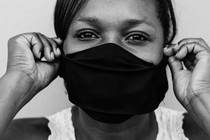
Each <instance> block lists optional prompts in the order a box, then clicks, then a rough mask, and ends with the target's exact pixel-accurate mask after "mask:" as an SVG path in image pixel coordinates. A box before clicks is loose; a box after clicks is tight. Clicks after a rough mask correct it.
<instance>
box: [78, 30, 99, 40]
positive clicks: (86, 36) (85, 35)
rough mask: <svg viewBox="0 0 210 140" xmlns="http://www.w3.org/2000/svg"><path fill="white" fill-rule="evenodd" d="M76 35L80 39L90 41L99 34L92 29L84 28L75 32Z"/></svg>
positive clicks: (97, 37)
mask: <svg viewBox="0 0 210 140" xmlns="http://www.w3.org/2000/svg"><path fill="white" fill-rule="evenodd" d="M76 37H77V38H78V39H79V40H81V41H92V40H95V39H99V35H98V34H97V33H96V32H94V31H92V30H84V31H81V32H79V33H77V34H76Z"/></svg>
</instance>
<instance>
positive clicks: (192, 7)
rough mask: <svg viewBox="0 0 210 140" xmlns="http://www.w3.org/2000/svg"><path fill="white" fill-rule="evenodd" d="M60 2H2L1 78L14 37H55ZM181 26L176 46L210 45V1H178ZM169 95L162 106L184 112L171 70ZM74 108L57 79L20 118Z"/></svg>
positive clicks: (26, 0)
mask: <svg viewBox="0 0 210 140" xmlns="http://www.w3.org/2000/svg"><path fill="white" fill-rule="evenodd" d="M55 2H56V0H0V76H2V75H4V73H5V72H6V64H7V41H8V39H9V38H10V37H12V36H14V35H17V34H20V33H25V32H41V33H43V34H45V35H46V36H49V37H54V36H55V33H54V29H53V10H54V6H55ZM174 2H175V4H174V6H175V11H176V16H177V23H178V35H177V37H176V39H175V41H174V43H176V42H177V41H179V40H180V39H182V38H187V37H196V38H198V37H199V38H203V39H205V41H206V42H207V43H208V44H210V16H209V14H210V1H209V0H199V1H198V0H174ZM168 77H169V91H168V92H167V94H166V98H165V99H164V101H163V102H162V103H161V106H164V107H169V108H172V109H176V110H180V111H184V108H183V107H182V106H181V105H180V104H179V103H178V101H177V100H176V98H175V96H174V94H173V88H172V82H171V75H170V72H169V70H168ZM69 106H71V103H70V102H69V101H68V96H67V94H66V92H65V89H64V86H63V80H62V79H61V78H59V77H58V78H57V79H56V80H55V81H53V82H52V83H51V84H50V85H49V86H48V87H47V88H46V89H44V90H43V91H42V92H40V93H39V94H38V95H37V96H35V98H33V99H32V100H31V102H29V103H28V104H27V105H26V106H25V107H24V108H23V109H22V110H21V111H20V112H19V113H18V114H17V116H16V118H19V117H39V116H48V115H51V114H53V113H55V112H57V111H59V110H61V109H64V108H67V107H69Z"/></svg>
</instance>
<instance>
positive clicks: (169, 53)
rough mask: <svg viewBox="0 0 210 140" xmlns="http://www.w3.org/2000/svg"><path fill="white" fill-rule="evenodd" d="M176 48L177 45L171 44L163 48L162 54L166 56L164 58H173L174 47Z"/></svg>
mask: <svg viewBox="0 0 210 140" xmlns="http://www.w3.org/2000/svg"><path fill="white" fill-rule="evenodd" d="M176 46H177V44H171V45H169V46H168V47H165V48H164V49H163V52H164V54H165V55H166V56H169V57H170V56H173V55H174V54H175V52H174V49H173V48H174V47H176Z"/></svg>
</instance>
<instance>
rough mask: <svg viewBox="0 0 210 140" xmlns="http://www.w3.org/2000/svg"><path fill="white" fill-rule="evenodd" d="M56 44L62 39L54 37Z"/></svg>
mask: <svg viewBox="0 0 210 140" xmlns="http://www.w3.org/2000/svg"><path fill="white" fill-rule="evenodd" d="M54 40H55V41H56V42H57V43H58V44H61V43H62V42H63V41H62V40H61V39H60V38H55V39H54Z"/></svg>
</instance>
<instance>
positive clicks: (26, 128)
mask: <svg viewBox="0 0 210 140" xmlns="http://www.w3.org/2000/svg"><path fill="white" fill-rule="evenodd" d="M48 122H49V121H48V120H47V119H46V118H30V119H16V120H13V121H12V123H11V124H10V126H9V127H8V129H7V130H6V132H5V133H4V135H3V136H2V137H1V138H0V140H47V139H48V136H49V135H50V133H51V132H50V130H49V128H48Z"/></svg>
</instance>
